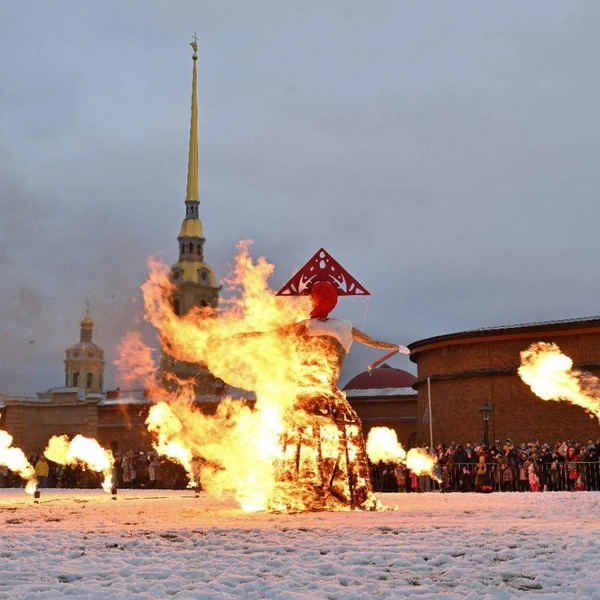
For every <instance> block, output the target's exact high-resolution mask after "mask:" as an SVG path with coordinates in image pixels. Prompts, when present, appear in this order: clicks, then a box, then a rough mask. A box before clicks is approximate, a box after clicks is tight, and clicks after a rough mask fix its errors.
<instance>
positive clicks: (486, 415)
mask: <svg viewBox="0 0 600 600" xmlns="http://www.w3.org/2000/svg"><path fill="white" fill-rule="evenodd" d="M479 412H480V413H481V417H482V419H483V445H484V446H485V447H486V448H489V447H490V418H491V416H492V412H494V409H493V408H492V407H491V406H490V404H489V402H488V401H487V400H486V401H485V402H484V403H483V406H482V407H481V408H480V409H479Z"/></svg>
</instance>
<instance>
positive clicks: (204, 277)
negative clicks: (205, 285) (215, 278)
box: [200, 269, 208, 281]
mask: <svg viewBox="0 0 600 600" xmlns="http://www.w3.org/2000/svg"><path fill="white" fill-rule="evenodd" d="M207 277H208V271H206V270H205V269H202V271H200V279H202V281H206V278H207Z"/></svg>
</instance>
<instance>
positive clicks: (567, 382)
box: [518, 342, 600, 420]
mask: <svg viewBox="0 0 600 600" xmlns="http://www.w3.org/2000/svg"><path fill="white" fill-rule="evenodd" d="M518 373H519V376H520V377H521V379H522V380H523V382H524V383H526V384H527V385H528V386H529V387H530V388H531V390H532V391H533V393H534V394H535V395H536V396H539V397H540V398H541V399H542V400H565V401H567V402H570V403H571V404H576V405H577V406H581V408H583V409H585V410H586V411H587V412H588V413H589V414H590V416H595V417H596V418H597V419H598V420H600V380H599V379H598V378H597V377H594V376H593V375H590V374H587V373H582V372H581V371H578V370H576V369H573V361H572V360H571V359H570V358H569V357H568V356H566V355H565V354H563V353H562V352H561V350H560V348H559V347H558V346H557V345H556V344H551V343H547V342H537V343H535V344H532V345H531V346H529V348H527V350H524V351H523V352H521V366H520V367H519V371H518Z"/></svg>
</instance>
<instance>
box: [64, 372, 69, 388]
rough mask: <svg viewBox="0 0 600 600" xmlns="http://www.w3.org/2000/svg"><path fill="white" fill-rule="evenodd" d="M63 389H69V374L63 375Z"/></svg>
mask: <svg viewBox="0 0 600 600" xmlns="http://www.w3.org/2000/svg"><path fill="white" fill-rule="evenodd" d="M65 387H69V374H68V373H65Z"/></svg>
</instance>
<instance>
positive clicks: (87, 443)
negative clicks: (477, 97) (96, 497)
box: [44, 435, 115, 493]
mask: <svg viewBox="0 0 600 600" xmlns="http://www.w3.org/2000/svg"><path fill="white" fill-rule="evenodd" d="M44 455H45V456H46V458H48V459H49V460H51V461H54V462H55V463H58V464H59V465H77V464H81V465H83V466H84V467H86V468H88V469H90V470H92V471H96V472H97V473H102V474H103V475H104V481H103V482H102V489H103V490H104V491H105V492H106V493H109V492H110V490H111V487H112V477H113V467H114V463H115V460H114V458H113V455H112V452H111V451H110V450H105V449H104V448H102V447H101V446H100V444H99V443H98V442H97V441H96V440H95V439H92V438H87V437H84V436H83V435H76V436H75V437H74V438H73V439H72V440H70V441H69V438H68V437H67V436H66V435H61V436H57V435H55V436H53V437H51V438H50V439H49V440H48V446H47V447H46V449H45V450H44Z"/></svg>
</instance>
